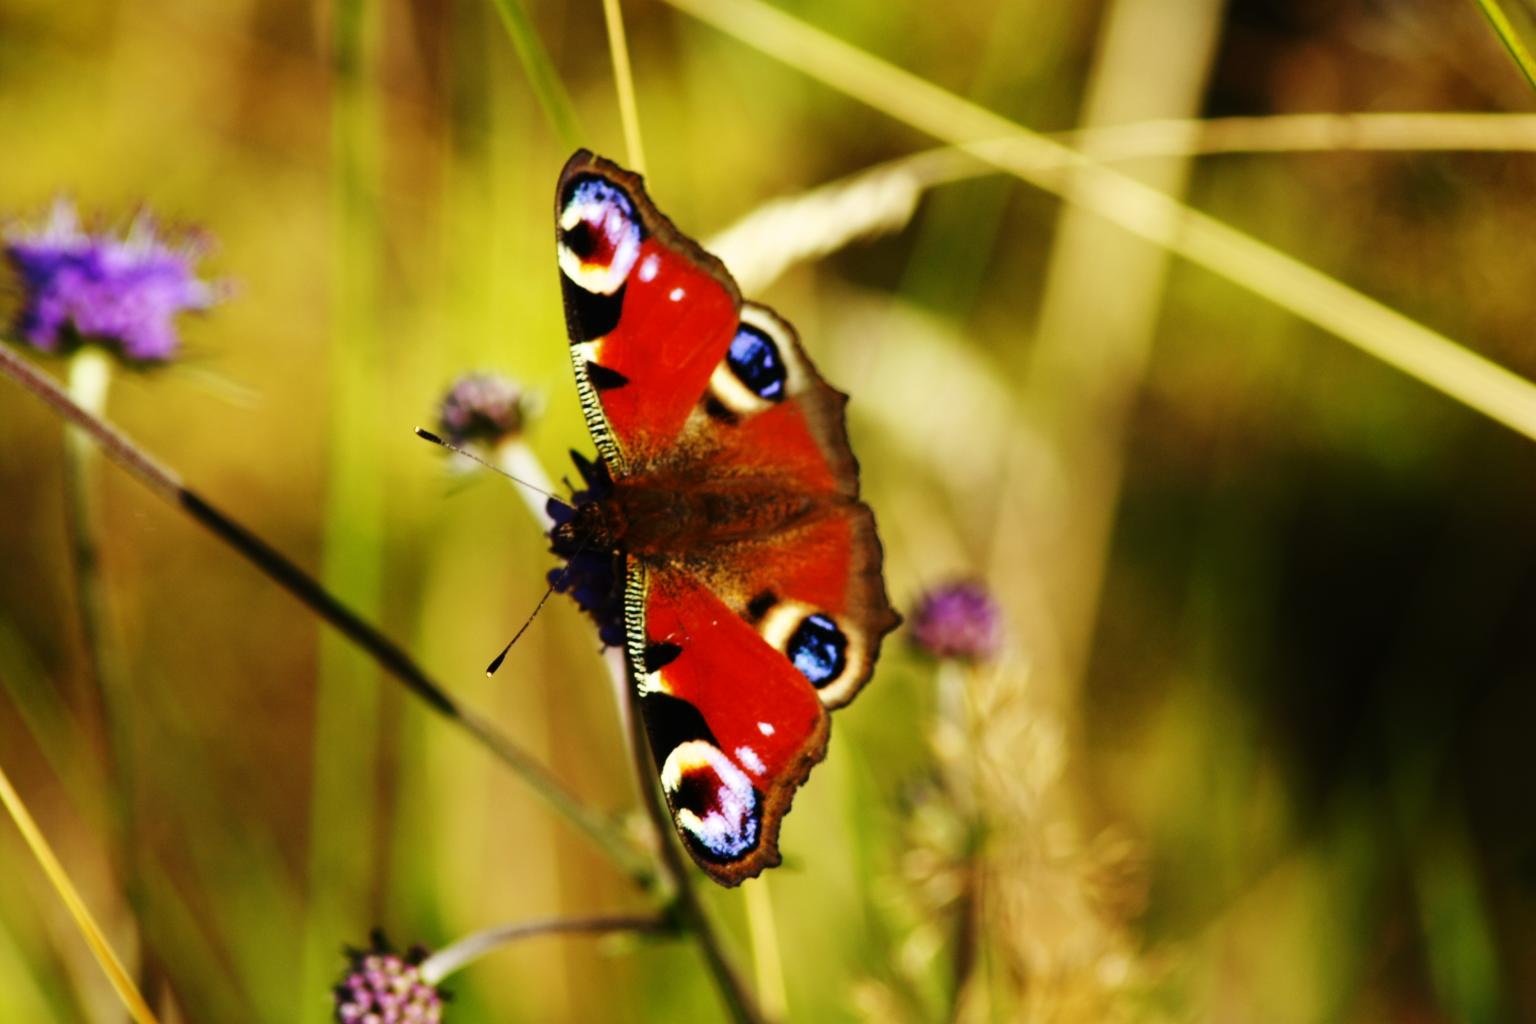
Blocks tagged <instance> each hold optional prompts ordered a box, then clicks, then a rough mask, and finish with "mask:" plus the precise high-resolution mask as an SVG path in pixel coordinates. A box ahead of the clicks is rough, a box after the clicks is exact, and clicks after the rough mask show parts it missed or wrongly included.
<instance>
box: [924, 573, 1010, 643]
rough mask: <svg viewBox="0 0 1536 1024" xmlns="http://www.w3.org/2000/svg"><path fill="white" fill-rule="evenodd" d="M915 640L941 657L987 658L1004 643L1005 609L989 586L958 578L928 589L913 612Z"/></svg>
mask: <svg viewBox="0 0 1536 1024" xmlns="http://www.w3.org/2000/svg"><path fill="white" fill-rule="evenodd" d="M911 629H912V640H913V642H915V643H916V644H917V645H918V646H919V647H921V648H922V649H923V650H925V651H927V652H928V653H929V654H932V655H933V656H935V657H938V658H956V659H959V660H961V661H986V660H988V659H990V658H992V657H993V656H995V655H996V654H997V652H998V650H999V649H1000V648H1001V647H1002V644H1003V613H1002V609H1001V608H999V607H998V605H997V601H996V600H995V599H994V598H993V597H992V594H991V593H990V592H989V591H988V590H987V588H986V587H985V586H984V585H983V584H981V583H979V582H976V581H974V580H957V581H955V582H953V583H946V584H944V585H942V586H938V587H934V588H933V589H931V590H929V591H928V592H927V593H925V594H924V595H923V596H922V598H921V599H920V600H919V601H918V603H917V610H916V611H914V612H913V613H912V626H911Z"/></svg>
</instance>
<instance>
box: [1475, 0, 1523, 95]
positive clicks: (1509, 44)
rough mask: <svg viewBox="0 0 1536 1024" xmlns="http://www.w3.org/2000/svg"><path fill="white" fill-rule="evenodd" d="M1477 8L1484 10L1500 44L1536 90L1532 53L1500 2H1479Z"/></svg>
mask: <svg viewBox="0 0 1536 1024" xmlns="http://www.w3.org/2000/svg"><path fill="white" fill-rule="evenodd" d="M1477 6H1478V7H1479V8H1481V9H1482V12H1483V17H1485V18H1487V19H1488V24H1490V25H1492V26H1493V33H1494V35H1496V36H1498V37H1499V42H1501V43H1503V44H1504V49H1505V50H1508V51H1509V56H1510V58H1511V59H1513V60H1514V62H1515V66H1516V67H1517V68H1519V69H1520V73H1521V74H1522V75H1524V76H1525V83H1526V84H1527V85H1529V86H1530V87H1531V88H1532V89H1536V61H1533V60H1532V59H1531V52H1530V51H1529V50H1527V49H1526V48H1525V44H1524V43H1523V42H1521V41H1520V37H1519V35H1517V34H1516V33H1515V26H1514V25H1512V24H1510V21H1509V16H1508V15H1506V14H1505V13H1504V8H1502V7H1500V6H1499V0H1477Z"/></svg>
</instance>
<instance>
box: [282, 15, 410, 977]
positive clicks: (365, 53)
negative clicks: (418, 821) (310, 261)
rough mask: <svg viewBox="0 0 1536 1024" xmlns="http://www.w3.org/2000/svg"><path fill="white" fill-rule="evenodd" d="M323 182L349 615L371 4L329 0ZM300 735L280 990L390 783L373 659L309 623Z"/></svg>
mask: <svg viewBox="0 0 1536 1024" xmlns="http://www.w3.org/2000/svg"><path fill="white" fill-rule="evenodd" d="M331 7H332V11H333V17H334V29H333V32H332V38H331V53H330V57H331V65H332V68H333V69H334V70H333V75H332V80H331V104H330V114H331V123H330V134H331V154H330V181H331V204H330V214H331V235H332V238H333V239H334V244H333V245H332V246H331V249H330V254H331V265H330V268H329V269H330V278H329V286H330V293H331V297H332V308H333V311H334V312H333V315H332V316H331V318H330V327H331V329H330V346H329V353H328V357H327V371H328V381H329V396H328V401H327V403H326V411H327V414H328V415H327V417H326V421H327V427H328V430H327V438H328V445H327V452H326V459H327V463H328V467H327V468H328V472H327V475H326V489H325V505H324V515H323V520H322V522H323V534H322V537H323V539H322V545H321V559H320V578H321V580H322V581H323V582H324V584H325V586H326V587H327V588H328V589H330V590H331V591H332V592H333V593H335V594H337V595H338V596H340V597H342V598H344V599H345V600H346V601H347V602H348V604H349V605H351V606H352V607H354V608H356V609H357V610H358V611H359V613H360V614H362V615H365V616H367V617H369V618H377V617H378V616H379V615H380V613H381V612H382V608H383V598H382V594H383V592H384V572H385V554H384V551H385V545H384V532H385V522H384V492H383V477H384V472H383V465H382V461H381V446H380V445H379V444H378V443H377V440H376V438H377V436H378V434H379V433H380V423H379V418H378V412H379V410H380V409H381V408H382V407H383V406H384V405H385V404H386V402H387V400H386V401H381V397H383V396H384V395H385V381H386V379H385V375H384V372H383V364H384V360H383V358H382V357H381V351H380V338H381V336H382V334H383V331H382V330H381V327H382V324H383V318H382V316H381V313H380V304H381V302H382V301H385V299H386V297H385V296H384V294H383V289H382V287H381V285H380V280H381V277H382V270H381V267H380V259H381V253H382V252H383V250H384V241H383V237H384V228H383V214H382V211H381V209H380V204H381V201H382V191H383V189H382V176H383V172H382V165H383V147H384V131H383V124H382V116H383V115H382V107H383V103H382V99H381V97H380V95H379V85H378V82H379V62H380V54H381V50H382V45H383V12H382V9H381V8H382V5H380V4H378V3H374V2H371V0H333V3H332V5H331ZM319 640H320V644H319V658H318V671H317V672H316V678H315V683H314V703H313V706H312V716H313V717H312V721H313V727H312V731H311V737H312V738H311V741H310V750H309V754H310V771H309V829H308V852H307V864H306V872H305V874H306V878H307V890H308V892H307V896H306V899H305V904H304V914H305V925H304V928H305V942H304V952H303V969H302V973H301V975H300V978H299V984H298V985H297V986H296V988H295V992H294V995H300V994H302V993H308V992H318V991H322V990H323V989H324V988H325V985H326V983H327V981H328V979H329V978H330V976H331V974H332V973H334V969H333V964H332V961H333V960H334V959H335V954H336V936H337V935H345V934H347V933H348V932H350V931H351V930H352V929H353V928H355V927H356V922H358V921H359V920H367V919H368V918H369V917H372V916H373V915H374V910H373V908H374V907H376V906H377V905H378V903H379V902H380V900H381V898H382V897H381V892H380V888H379V887H380V885H381V878H382V875H381V871H380V866H379V864H378V863H377V848H376V844H375V843H374V842H373V841H372V837H373V836H375V835H377V834H378V833H379V831H380V828H381V826H380V821H381V819H382V818H383V816H384V815H385V814H386V813H387V812H386V810H385V807H386V806H387V805H386V804H385V803H384V802H385V801H388V800H390V799H392V796H393V794H392V792H391V791H390V789H389V788H388V787H387V786H385V785H383V784H382V782H383V780H382V778H381V772H382V768H381V765H382V763H383V762H382V744H383V743H384V742H385V741H384V739H383V729H384V726H383V721H384V710H385V705H384V704H383V702H382V696H383V693H382V690H381V688H380V687H379V686H378V685H377V683H378V676H377V674H376V673H377V668H376V667H375V666H374V665H373V664H372V663H371V662H369V661H368V659H366V658H364V657H362V656H361V655H360V653H359V652H358V651H357V650H356V649H355V648H353V647H352V646H351V645H349V644H347V643H346V642H345V641H344V640H342V639H341V638H339V637H337V636H335V635H333V634H330V633H329V632H326V631H322V633H321V635H320V638H319Z"/></svg>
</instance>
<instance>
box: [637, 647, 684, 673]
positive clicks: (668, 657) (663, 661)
mask: <svg viewBox="0 0 1536 1024" xmlns="http://www.w3.org/2000/svg"><path fill="white" fill-rule="evenodd" d="M682 653H683V649H682V648H681V647H679V646H677V644H669V643H659V644H646V645H645V670H646V671H647V672H656V671H659V670H660V669H663V668H666V667H667V666H668V665H670V664H672V663H673V662H674V661H676V660H677V656H678V655H679V654H682Z"/></svg>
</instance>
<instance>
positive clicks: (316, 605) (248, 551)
mask: <svg viewBox="0 0 1536 1024" xmlns="http://www.w3.org/2000/svg"><path fill="white" fill-rule="evenodd" d="M0 374H3V375H4V376H7V377H9V378H10V379H11V380H13V381H15V382H16V383H17V384H19V385H21V387H23V388H25V389H26V390H27V391H30V392H31V393H32V394H33V395H35V396H37V397H38V398H39V399H41V400H42V401H43V402H44V403H45V404H46V405H47V406H48V407H49V408H50V409H52V410H53V411H54V412H55V413H57V414H58V415H59V416H61V417H62V418H63V419H64V420H66V421H67V422H69V423H70V424H73V425H74V426H76V427H79V428H80V429H81V430H83V431H84V432H85V433H86V434H87V435H89V436H90V438H91V440H92V441H94V442H95V443H96V444H97V445H98V446H99V447H100V448H101V449H102V451H103V452H104V453H105V454H106V456H107V457H108V458H109V459H111V460H112V461H113V462H116V463H117V464H118V465H120V466H122V467H123V468H124V469H126V470H127V471H128V472H129V473H130V474H132V475H133V476H134V477H136V478H137V479H138V480H139V481H140V482H141V483H143V484H144V485H145V486H146V487H148V488H149V489H150V490H151V491H152V492H153V493H154V494H155V495H156V496H157V497H159V498H161V499H162V500H164V501H165V502H167V503H168V504H170V505H172V506H174V507H175V508H177V509H180V510H181V511H182V512H184V513H185V514H186V515H188V516H189V517H191V518H192V519H194V520H195V521H197V522H198V523H200V524H202V525H203V526H204V527H206V528H207V529H208V530H210V531H211V532H212V533H213V534H214V535H215V536H216V537H218V538H219V539H220V540H222V541H223V542H224V543H226V544H228V545H229V546H230V547H231V548H233V549H234V551H235V552H236V553H238V554H239V555H241V556H242V557H244V558H245V559H246V560H247V561H248V562H250V563H251V564H252V565H254V566H255V567H256V568H257V569H259V570H260V571H261V572H262V573H264V574H265V575H266V576H267V577H268V578H270V579H271V580H272V581H273V582H275V583H277V584H278V585H279V586H280V587H282V588H283V589H284V590H286V591H288V593H290V594H292V595H293V596H294V597H296V598H297V599H298V600H299V601H300V602H301V603H303V604H304V606H305V607H307V608H308V609H309V610H310V611H311V612H313V613H314V614H315V615H317V616H319V617H320V618H322V619H324V620H325V621H326V622H328V623H330V624H331V625H332V626H333V627H334V628H335V629H337V630H338V631H340V632H341V634H342V635H343V636H345V637H346V638H347V639H348V640H350V641H351V642H352V643H354V644H356V645H357V646H358V647H359V648H361V649H362V650H363V651H365V652H366V653H367V654H368V655H369V656H370V657H371V658H373V659H374V661H376V662H378V664H379V666H380V667H381V668H383V669H384V671H385V672H386V673H388V674H389V675H390V676H391V677H392V678H394V679H395V680H397V681H398V682H400V683H401V684H402V685H404V686H405V688H406V689H407V690H408V691H409V692H410V693H411V694H412V695H413V696H415V697H417V698H418V699H420V700H421V701H423V702H424V703H425V704H426V705H427V707H429V708H431V709H432V710H433V711H435V712H436V713H437V714H439V715H441V716H442V717H443V718H446V719H448V720H449V721H450V722H451V723H452V724H454V725H455V726H457V727H458V728H460V729H463V730H464V731H466V732H467V733H469V735H470V736H472V737H473V738H474V739H475V740H476V741H477V742H479V743H480V745H481V746H483V747H485V748H486V749H487V750H489V751H490V752H491V753H492V754H493V755H495V757H496V758H497V760H499V761H501V762H502V763H503V764H505V765H506V766H507V767H508V768H510V769H512V771H513V772H514V773H515V774H516V775H518V776H519V777H520V778H521V779H522V780H523V781H524V782H526V783H527V784H528V785H529V786H530V787H531V788H532V789H533V791H534V792H535V793H536V794H538V796H539V797H541V798H542V799H543V800H544V801H545V802H546V803H548V804H549V806H550V807H551V808H553V809H554V810H555V811H557V812H558V813H559V814H560V815H561V816H562V817H564V818H565V819H566V820H567V821H569V822H570V823H571V824H573V825H575V826H576V827H577V828H578V829H579V830H580V831H581V832H582V833H583V834H584V835H586V836H587V837H588V838H589V839H591V840H592V842H593V843H594V844H595V845H596V846H597V848H598V849H600V850H601V851H602V852H603V853H605V854H606V855H607V856H608V857H609V858H610V859H611V860H612V861H613V862H614V863H615V864H616V865H618V866H619V867H620V868H621V869H622V870H623V871H624V872H625V873H626V874H628V875H629V876H630V877H632V878H634V879H635V880H636V881H637V882H639V883H641V884H648V883H649V881H650V879H651V877H652V874H653V872H652V869H651V867H650V865H649V863H648V862H647V861H646V859H645V858H644V857H642V856H641V855H640V854H639V853H638V852H637V851H636V850H635V849H634V848H633V847H632V846H631V845H630V844H629V842H628V841H627V840H625V839H624V838H623V837H622V836H621V834H620V833H619V831H618V830H617V829H616V828H615V826H614V824H613V823H612V822H611V821H609V820H608V819H607V817H606V816H604V815H601V814H599V813H598V812H596V811H594V810H592V809H591V808H589V807H587V806H586V805H585V804H583V803H581V801H579V800H578V799H577V798H576V797H575V796H574V795H572V794H571V792H570V791H569V790H568V789H566V788H565V786H564V784H563V783H561V782H560V781H559V780H558V779H557V778H555V777H554V776H553V775H551V774H550V773H549V770H548V769H546V768H545V767H544V766H543V765H542V764H540V763H539V762H538V761H537V760H536V759H534V757H533V756H532V755H531V754H529V753H528V752H527V751H525V750H523V749H522V748H521V747H519V746H518V745H517V744H516V743H514V742H513V741H512V740H511V739H509V738H507V737H506V736H505V735H503V734H502V733H501V732H500V731H499V730H497V729H496V728H495V727H494V726H492V725H491V724H490V723H489V722H487V721H486V720H485V719H483V718H481V717H480V716H479V715H478V714H477V713H476V712H474V711H473V710H471V709H470V708H467V707H464V706H462V705H460V704H459V703H458V702H457V701H455V700H454V699H453V698H452V697H451V696H449V694H448V693H447V692H446V691H445V690H444V689H443V688H442V687H441V686H439V685H438V684H437V683H436V682H434V681H433V679H432V678H431V677H430V676H429V675H427V673H426V672H425V671H424V670H423V669H422V668H421V667H420V666H419V665H417V664H416V662H415V660H414V659H412V658H411V656H410V655H409V654H407V653H406V652H405V651H404V650H402V649H401V648H400V647H399V646H398V645H397V644H395V642H394V641H392V640H390V639H389V638H388V637H386V636H385V635H384V634H382V633H380V632H379V631H378V630H377V629H375V628H374V627H373V626H372V625H370V624H369V623H367V622H366V621H364V620H363V619H362V618H360V617H359V616H358V615H357V613H356V612H354V611H352V610H351V609H350V608H348V607H347V606H346V605H345V604H343V603H342V602H341V601H340V600H338V599H337V598H336V597H335V596H334V595H332V594H331V593H330V592H329V591H327V590H326V589H325V588H324V587H322V586H321V585H320V584H319V583H318V582H317V581H316V580H315V579H314V577H312V576H310V575H309V574H308V573H306V572H305V571H304V570H303V569H300V568H299V567H298V566H297V565H295V564H294V563H293V562H291V561H290V560H288V559H287V558H286V557H285V556H284V555H282V554H281V553H280V552H278V551H277V550H276V549H275V548H273V547H272V546H271V545H269V544H267V542H266V541H264V540H262V539H261V538H260V537H258V536H256V535H255V534H254V533H252V532H251V531H250V530H249V529H247V528H246V527H245V526H242V525H241V524H240V523H238V522H236V521H235V520H234V519H232V518H230V517H229V516H228V515H226V514H225V513H224V512H222V511H220V510H219V509H218V508H217V507H215V506H214V505H212V504H211V503H209V502H208V501H207V500H206V499H204V498H203V497H201V496H200V495H198V494H197V493H196V492H195V491H193V490H192V489H191V488H189V487H186V486H184V485H183V484H182V483H181V481H180V479H179V478H178V477H177V476H176V475H175V474H174V473H172V472H171V471H170V470H169V469H167V468H166V467H165V466H163V465H162V464H161V463H160V462H159V461H158V460H156V459H155V458H154V457H153V456H151V455H150V454H149V453H148V452H146V451H144V449H142V448H141V447H139V446H138V445H137V444H135V443H134V442H133V441H131V440H130V439H129V438H128V437H126V436H125V435H124V434H123V433H122V432H121V431H119V430H118V429H117V428H115V427H113V426H112V425H110V424H109V423H107V422H106V420H104V419H103V418H101V417H99V416H93V415H92V414H91V413H89V412H87V411H86V410H85V409H82V408H81V407H80V406H79V404H78V403H76V402H75V401H74V400H73V399H71V398H70V397H69V395H68V394H66V393H65V391H64V389H63V388H61V387H59V385H58V384H57V383H55V382H54V381H53V380H52V378H50V377H49V376H48V375H47V374H45V373H43V372H41V371H40V370H38V369H36V368H35V367H33V366H32V365H31V364H30V363H29V362H28V361H27V360H26V359H25V358H24V357H22V356H21V355H20V354H19V353H18V352H17V351H16V350H15V349H14V348H12V347H11V346H10V345H8V344H4V343H0Z"/></svg>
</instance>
